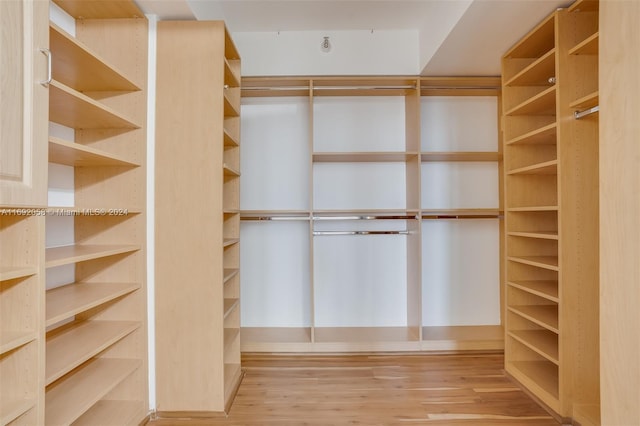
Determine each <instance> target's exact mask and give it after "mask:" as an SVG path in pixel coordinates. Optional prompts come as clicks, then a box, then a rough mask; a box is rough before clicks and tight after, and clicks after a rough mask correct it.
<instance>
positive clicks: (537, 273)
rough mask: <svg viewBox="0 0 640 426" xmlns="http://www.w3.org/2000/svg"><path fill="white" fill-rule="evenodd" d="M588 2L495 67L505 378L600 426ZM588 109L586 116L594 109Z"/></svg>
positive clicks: (593, 70)
mask: <svg viewBox="0 0 640 426" xmlns="http://www.w3.org/2000/svg"><path fill="white" fill-rule="evenodd" d="M597 28H598V2H597V1H590V0H588V1H583V0H580V1H577V2H575V3H574V4H573V5H572V6H571V7H570V8H569V9H563V10H558V11H556V12H554V13H553V14H551V15H550V16H549V17H548V18H547V19H545V20H544V21H543V22H542V23H540V24H539V25H538V26H537V27H536V28H534V29H533V30H532V31H531V32H530V33H529V34H527V35H526V36H525V37H524V38H523V39H522V40H521V41H520V42H519V43H517V44H516V45H515V46H514V47H512V48H511V49H510V50H509V51H508V52H507V53H506V54H505V55H504V57H503V61H502V69H503V100H504V102H503V114H504V115H503V126H504V135H505V148H504V161H505V176H506V177H505V213H506V235H507V241H506V264H507V272H506V274H507V276H506V284H507V289H506V307H507V316H506V343H505V364H506V370H507V372H508V373H509V374H511V375H512V376H513V377H514V378H515V379H516V380H518V381H519V382H520V383H522V384H523V386H525V387H526V388H528V389H529V390H530V391H531V392H532V393H533V394H534V395H536V396H537V397H538V398H539V399H540V400H541V401H542V402H543V403H545V404H546V405H547V406H548V407H549V408H551V409H552V410H553V411H554V412H555V413H557V414H558V415H559V416H561V417H564V418H570V417H571V418H574V419H576V420H579V421H580V422H581V424H593V425H597V424H599V414H598V404H599V403H598V401H599V379H598V373H597V372H598V368H599V367H598V365H599V356H598V352H599V349H598V346H599V339H598V315H597V312H598V300H599V296H598V291H599V285H598V280H597V277H598V269H597V268H598V266H597V265H598V250H597V245H598V196H597V186H598V137H597V135H598V119H597V103H598V88H597V81H598V78H597V74H598V73H597V71H598V60H597V38H598V32H597ZM594 107H595V108H594Z"/></svg>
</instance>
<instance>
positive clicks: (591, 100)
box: [569, 90, 599, 109]
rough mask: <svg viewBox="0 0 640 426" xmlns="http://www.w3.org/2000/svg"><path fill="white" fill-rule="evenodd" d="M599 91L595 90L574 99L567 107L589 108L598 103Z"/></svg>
mask: <svg viewBox="0 0 640 426" xmlns="http://www.w3.org/2000/svg"><path fill="white" fill-rule="evenodd" d="M598 99H599V92H598V91H597V90H596V91H595V92H592V93H589V94H588V95H585V96H583V97H581V98H580V99H576V100H575V101H573V102H571V103H570V104H569V108H580V109H583V108H591V107H594V106H596V105H598Z"/></svg>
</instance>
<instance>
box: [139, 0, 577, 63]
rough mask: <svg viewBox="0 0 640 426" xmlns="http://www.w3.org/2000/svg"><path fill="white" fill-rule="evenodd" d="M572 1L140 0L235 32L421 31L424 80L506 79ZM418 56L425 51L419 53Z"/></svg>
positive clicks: (148, 9)
mask: <svg viewBox="0 0 640 426" xmlns="http://www.w3.org/2000/svg"><path fill="white" fill-rule="evenodd" d="M571 2H572V1H571V0H386V1H383V0H343V1H336V0H326V1H322V0H138V1H137V3H138V4H139V5H140V7H141V8H142V10H143V11H144V12H145V13H148V14H155V15H158V16H159V18H160V19H198V20H208V19H222V20H224V21H225V22H226V24H227V27H228V28H229V30H230V31H231V32H232V33H234V32H261V31H267V32H271V31H274V32H275V31H324V30H369V29H371V30H417V31H418V32H419V33H420V37H419V39H420V44H421V46H420V55H421V58H420V60H421V63H422V64H423V66H424V70H423V72H422V74H423V75H433V76H437V75H499V74H500V57H501V55H502V54H503V53H504V52H505V51H506V50H507V49H508V48H509V47H510V46H511V45H512V44H513V43H515V42H516V41H517V40H518V39H519V38H520V37H522V36H523V35H524V34H526V32H528V31H529V30H530V29H531V28H533V27H534V26H535V25H536V24H537V23H538V22H539V21H541V20H542V19H543V18H544V17H545V16H547V15H548V14H549V13H551V12H552V11H553V10H554V9H555V8H557V7H563V6H567V5H568V4H570V3H571ZM416 55H418V53H416Z"/></svg>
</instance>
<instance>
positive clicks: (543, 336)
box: [509, 330, 560, 365]
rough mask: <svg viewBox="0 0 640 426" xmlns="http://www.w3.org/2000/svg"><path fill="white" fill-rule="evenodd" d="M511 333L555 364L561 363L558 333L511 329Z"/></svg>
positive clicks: (513, 336)
mask: <svg viewBox="0 0 640 426" xmlns="http://www.w3.org/2000/svg"><path fill="white" fill-rule="evenodd" d="M509 335H510V336H511V337H512V338H514V339H516V340H517V341H519V342H520V343H522V344H523V345H525V346H527V347H528V348H529V349H531V350H532V351H534V352H536V353H538V354H540V355H542V356H543V357H545V358H546V359H548V360H549V361H551V362H553V363H554V364H556V365H559V364H560V361H559V358H558V335H557V334H554V333H551V332H549V331H545V330H511V331H509Z"/></svg>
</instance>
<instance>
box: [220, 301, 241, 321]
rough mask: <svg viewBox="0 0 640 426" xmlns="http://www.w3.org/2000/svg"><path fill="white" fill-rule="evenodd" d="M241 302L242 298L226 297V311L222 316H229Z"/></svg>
mask: <svg viewBox="0 0 640 426" xmlns="http://www.w3.org/2000/svg"><path fill="white" fill-rule="evenodd" d="M239 304H240V299H236V298H225V299H224V303H223V308H224V313H223V316H222V317H223V318H226V317H228V316H229V314H230V313H231V312H233V310H234V309H236V308H237V307H238V306H239Z"/></svg>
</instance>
